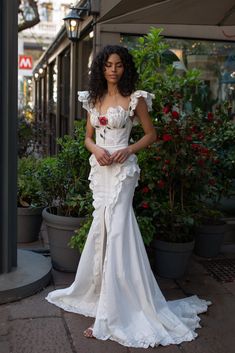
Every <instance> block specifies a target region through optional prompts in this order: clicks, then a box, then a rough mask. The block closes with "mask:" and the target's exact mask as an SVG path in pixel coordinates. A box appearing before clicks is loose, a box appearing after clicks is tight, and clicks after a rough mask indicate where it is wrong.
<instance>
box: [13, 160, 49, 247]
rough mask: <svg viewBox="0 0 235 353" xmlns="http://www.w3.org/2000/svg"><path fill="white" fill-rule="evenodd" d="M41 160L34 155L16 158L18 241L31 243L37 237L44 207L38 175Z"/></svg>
mask: <svg viewBox="0 0 235 353" xmlns="http://www.w3.org/2000/svg"><path fill="white" fill-rule="evenodd" d="M40 167H41V160H40V159H36V158H35V157H32V156H28V157H22V158H20V159H19V160H18V178H17V206H18V208H17V214H18V220H17V223H18V226H17V229H18V233H17V240H18V242H19V243H31V242H33V241H36V240H37V239H38V234H39V231H40V226H41V222H42V210H43V208H44V207H45V200H44V198H43V193H42V187H41V183H40V180H39V178H38V175H39V173H40Z"/></svg>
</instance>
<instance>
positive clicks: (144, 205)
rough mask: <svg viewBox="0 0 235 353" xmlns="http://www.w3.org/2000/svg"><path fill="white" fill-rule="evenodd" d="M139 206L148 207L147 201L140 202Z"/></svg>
mask: <svg viewBox="0 0 235 353" xmlns="http://www.w3.org/2000/svg"><path fill="white" fill-rule="evenodd" d="M141 207H142V208H149V204H148V202H145V201H144V202H142V204H141Z"/></svg>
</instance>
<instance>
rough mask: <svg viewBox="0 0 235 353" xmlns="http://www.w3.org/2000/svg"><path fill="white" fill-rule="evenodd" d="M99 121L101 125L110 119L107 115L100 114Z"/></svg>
mask: <svg viewBox="0 0 235 353" xmlns="http://www.w3.org/2000/svg"><path fill="white" fill-rule="evenodd" d="M99 122H100V125H102V126H105V125H107V124H108V119H107V118H106V117H105V116H100V117H99Z"/></svg>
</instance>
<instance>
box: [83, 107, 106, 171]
mask: <svg viewBox="0 0 235 353" xmlns="http://www.w3.org/2000/svg"><path fill="white" fill-rule="evenodd" d="M94 132H95V129H94V128H93V126H92V125H91V122H90V114H89V113H88V114H87V124H86V136H85V146H86V148H87V149H88V151H90V152H91V153H93V154H94V155H95V158H96V160H97V162H98V163H99V164H100V165H101V166H104V165H109V164H111V163H112V160H111V159H110V154H109V152H108V151H106V150H105V149H103V148H102V147H99V146H97V145H96V144H95V142H94V139H93V137H94Z"/></svg>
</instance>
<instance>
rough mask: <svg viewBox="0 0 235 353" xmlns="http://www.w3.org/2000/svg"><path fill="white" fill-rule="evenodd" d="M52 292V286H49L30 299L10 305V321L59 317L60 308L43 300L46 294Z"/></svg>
mask: <svg viewBox="0 0 235 353" xmlns="http://www.w3.org/2000/svg"><path fill="white" fill-rule="evenodd" d="M52 290H54V286H52V285H51V286H48V287H47V288H46V289H45V290H43V291H41V292H39V293H37V294H34V295H32V296H31V297H27V298H24V299H21V300H19V301H17V302H14V303H12V304H11V306H10V319H11V320H14V319H24V318H36V317H43V316H45V317H49V316H61V310H60V308H58V307H56V306H55V305H53V304H50V303H48V301H47V300H46V299H45V297H46V296H47V294H48V292H50V291H52Z"/></svg>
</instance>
